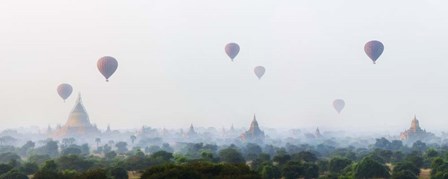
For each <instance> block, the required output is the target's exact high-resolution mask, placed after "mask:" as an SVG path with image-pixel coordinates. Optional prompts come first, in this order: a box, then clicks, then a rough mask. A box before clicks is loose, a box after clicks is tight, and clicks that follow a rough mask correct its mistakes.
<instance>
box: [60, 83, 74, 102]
mask: <svg viewBox="0 0 448 179" xmlns="http://www.w3.org/2000/svg"><path fill="white" fill-rule="evenodd" d="M57 91H58V94H59V96H60V97H61V98H62V99H63V100H64V102H65V100H66V99H67V98H68V97H70V95H71V94H72V92H73V88H72V86H71V85H69V84H67V83H62V84H60V85H59V86H58V88H57Z"/></svg>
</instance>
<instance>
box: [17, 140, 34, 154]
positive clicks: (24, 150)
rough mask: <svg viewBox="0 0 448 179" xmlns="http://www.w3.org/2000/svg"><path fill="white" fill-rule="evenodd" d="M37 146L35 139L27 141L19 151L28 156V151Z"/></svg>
mask: <svg viewBox="0 0 448 179" xmlns="http://www.w3.org/2000/svg"><path fill="white" fill-rule="evenodd" d="M34 146H35V143H34V142H33V141H27V142H26V143H25V144H24V145H23V146H22V147H21V148H20V151H19V154H20V155H21V156H26V155H27V154H28V152H29V151H30V150H31V149H33V148H34Z"/></svg>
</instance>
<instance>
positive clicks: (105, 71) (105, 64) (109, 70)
mask: <svg viewBox="0 0 448 179" xmlns="http://www.w3.org/2000/svg"><path fill="white" fill-rule="evenodd" d="M97 66H98V70H99V71H100V73H101V74H102V75H103V76H104V77H105V78H106V81H109V78H110V76H112V74H114V72H115V71H116V70H117V68H118V62H117V60H116V59H115V58H114V57H110V56H104V57H101V58H100V59H99V60H98V62H97Z"/></svg>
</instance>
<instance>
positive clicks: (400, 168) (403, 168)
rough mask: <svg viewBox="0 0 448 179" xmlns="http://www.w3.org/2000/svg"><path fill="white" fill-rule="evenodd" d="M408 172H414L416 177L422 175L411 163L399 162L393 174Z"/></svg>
mask: <svg viewBox="0 0 448 179" xmlns="http://www.w3.org/2000/svg"><path fill="white" fill-rule="evenodd" d="M406 170H407V171H410V172H412V173H413V174H414V175H415V176H418V175H419V174H420V169H419V168H417V167H416V166H415V165H414V164H413V163H411V162H399V163H396V164H395V166H394V170H393V172H392V174H394V173H397V172H402V171H406Z"/></svg>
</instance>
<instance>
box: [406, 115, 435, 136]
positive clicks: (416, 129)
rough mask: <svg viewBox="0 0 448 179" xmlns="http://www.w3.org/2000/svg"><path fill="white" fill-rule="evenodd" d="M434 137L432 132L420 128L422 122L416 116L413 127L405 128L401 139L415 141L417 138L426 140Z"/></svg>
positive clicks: (412, 123)
mask: <svg viewBox="0 0 448 179" xmlns="http://www.w3.org/2000/svg"><path fill="white" fill-rule="evenodd" d="M433 137H434V134H432V133H430V132H426V130H423V129H422V128H420V124H419V122H418V120H417V118H416V116H414V119H413V120H412V122H411V127H410V128H409V129H408V130H405V131H404V132H402V133H401V134H400V139H401V140H403V141H407V142H415V141H417V140H426V139H431V138H433Z"/></svg>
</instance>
